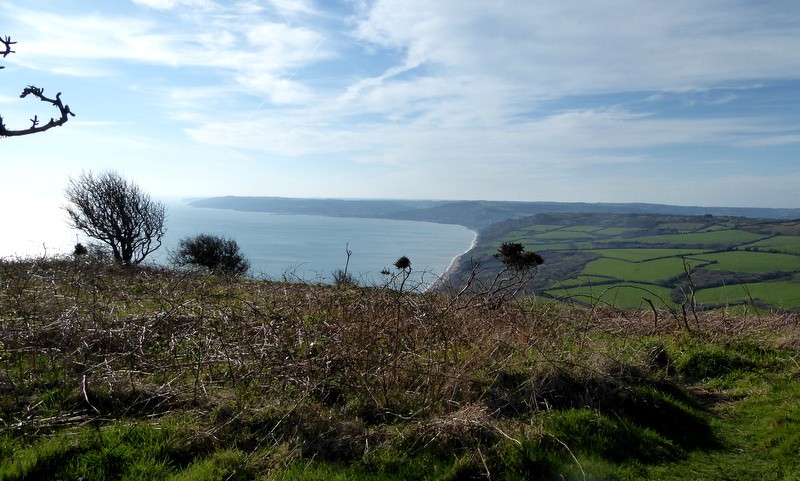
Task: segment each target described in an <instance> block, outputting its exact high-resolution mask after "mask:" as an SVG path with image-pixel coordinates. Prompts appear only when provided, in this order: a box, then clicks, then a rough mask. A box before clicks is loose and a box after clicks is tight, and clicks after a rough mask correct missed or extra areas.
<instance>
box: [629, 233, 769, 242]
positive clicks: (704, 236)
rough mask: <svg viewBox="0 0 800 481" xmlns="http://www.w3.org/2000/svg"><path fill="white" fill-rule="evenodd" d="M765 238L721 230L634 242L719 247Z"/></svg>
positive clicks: (655, 236) (664, 236)
mask: <svg viewBox="0 0 800 481" xmlns="http://www.w3.org/2000/svg"><path fill="white" fill-rule="evenodd" d="M764 237H765V236H763V235H760V234H754V233H752V232H746V231H742V230H735V229H734V230H723V231H716V232H698V233H688V234H668V235H654V236H644V237H637V238H636V241H638V242H642V243H645V244H676V245H697V246H719V245H726V246H727V245H740V244H750V243H753V242H756V241H758V240H760V239H763V238H764Z"/></svg>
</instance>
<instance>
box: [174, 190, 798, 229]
mask: <svg viewBox="0 0 800 481" xmlns="http://www.w3.org/2000/svg"><path fill="white" fill-rule="evenodd" d="M189 204H190V205H192V206H195V207H209V208H216V209H231V210H240V211H251V212H253V211H255V212H273V213H276V214H302V215H322V216H331V217H372V218H383V219H402V220H417V221H426V222H437V223H441V224H460V225H463V226H465V227H468V228H470V229H476V230H478V229H482V228H484V227H487V226H489V225H492V224H495V223H497V222H502V221H505V220H508V219H517V218H521V217H528V216H532V215H536V214H543V213H573V214H574V213H594V214H667V215H714V216H732V217H750V218H761V219H779V220H789V219H800V209H768V208H757V207H701V206H676V205H663V204H643V203H634V204H611V203H585V202H510V201H486V200H470V201H432V200H345V199H296V198H288V197H238V196H226V197H210V198H206V199H200V200H195V201H192V202H190V203H189Z"/></svg>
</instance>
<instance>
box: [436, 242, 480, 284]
mask: <svg viewBox="0 0 800 481" xmlns="http://www.w3.org/2000/svg"><path fill="white" fill-rule="evenodd" d="M464 227H466V226H464ZM467 229H469V230H470V231H472V232H474V233H475V237H474V238H473V239H472V243H470V245H469V248H468V249H467V250H465V251H464V252H462V253H461V254H459V255H457V256H455V257H453V260H452V261H450V265H449V266H447V269H445V271H444V272H443V273H442V275H441V276H439V278H438V279H437V280H436V282H434V283H433V284H431V285H430V287H428V289H427V290H428V291H434V290H436V289H440V288H442V287H445V286H447V285H448V284H449V282H450V278H451V277H452V276H453V274H454V273H455V272H456V271H457V270H458V269H459V268H460V267H461V262H462V261H463V258H464V256H465V255H467V254H469V253H470V252H472V250H473V249H474V248H475V247H477V246H478V239H479V238H480V232H478V231H477V230H474V229H470V228H469V227H467Z"/></svg>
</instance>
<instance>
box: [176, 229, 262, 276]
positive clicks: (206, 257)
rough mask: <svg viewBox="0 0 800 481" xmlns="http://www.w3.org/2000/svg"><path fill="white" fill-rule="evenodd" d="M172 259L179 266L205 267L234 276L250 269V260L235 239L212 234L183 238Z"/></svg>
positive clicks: (211, 270)
mask: <svg viewBox="0 0 800 481" xmlns="http://www.w3.org/2000/svg"><path fill="white" fill-rule="evenodd" d="M172 260H173V262H174V263H175V264H177V265H179V266H197V267H204V268H206V269H208V270H209V271H210V272H214V273H218V274H227V275H234V276H238V275H243V274H245V273H246V272H247V271H248V270H249V269H250V262H249V261H248V260H247V259H246V258H245V257H244V254H242V253H241V251H239V244H237V243H236V241H235V240H233V239H226V238H223V237H219V236H215V235H211V234H198V235H196V236H195V237H187V238H184V239H181V241H180V244H179V246H178V252H177V253H175V254H174V255H173V259H172Z"/></svg>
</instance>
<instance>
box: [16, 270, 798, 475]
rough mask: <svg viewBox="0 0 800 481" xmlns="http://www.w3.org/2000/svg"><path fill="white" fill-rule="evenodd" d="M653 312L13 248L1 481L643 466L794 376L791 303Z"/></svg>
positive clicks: (629, 470) (698, 456)
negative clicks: (297, 280) (771, 308)
mask: <svg viewBox="0 0 800 481" xmlns="http://www.w3.org/2000/svg"><path fill="white" fill-rule="evenodd" d="M488 306H491V308H489V307H488ZM653 317H654V316H653V312H651V311H623V310H617V309H614V308H611V307H608V308H603V309H584V308H576V307H570V306H566V305H558V304H542V303H539V302H530V303H529V302H526V301H511V302H501V303H490V304H487V303H486V302H485V299H480V300H478V299H470V298H469V297H468V296H461V297H452V296H448V295H445V294H434V293H409V292H402V291H398V290H392V289H377V288H357V287H338V288H337V287H331V286H316V285H305V284H288V283H276V282H268V281H257V280H248V279H234V278H228V277H221V276H213V275H199V274H196V273H190V272H184V271H174V270H169V269H161V268H143V269H138V270H136V271H131V270H122V269H118V268H116V267H113V266H106V265H103V264H98V263H92V262H91V261H88V260H73V259H61V260H59V259H55V260H54V259H46V260H14V261H2V262H0V430H1V432H0V466H2V467H0V479H3V480H5V479H8V480H12V479H14V480H24V479H42V478H48V477H50V478H62V479H67V478H70V479H78V478H81V479H319V478H326V479H338V478H341V479H551V478H552V479H562V477H563V478H564V479H584V478H585V479H590V478H594V477H605V478H611V479H613V478H615V477H618V478H620V479H621V478H626V477H627V478H626V479H631V478H633V479H637V478H641V479H645V478H647V477H648V476H649V475H652V474H653V473H657V472H659V471H658V470H659V469H662V467H663V466H665V465H667V464H669V463H685V464H686V465H687V466H691V463H694V462H700V461H698V460H705V461H704V462H709V461H708V460H709V459H710V460H711V461H710V462H723V463H724V462H725V461H724V460H726V459H727V458H725V456H726V453H729V452H733V450H735V449H739V444H737V443H743V442H744V441H742V440H741V439H740V438H739V437H737V436H738V435H737V434H735V432H734V430H730V429H728V428H727V427H726V426H728V425H726V424H724V420H726V419H733V418H736V417H737V416H739V417H741V418H742V419H747V418H748V416H752V415H753V412H756V411H758V412H760V413H761V415H764V416H766V415H767V414H768V413H766V412H762V411H765V410H768V406H769V404H767V405H764V404H759V403H757V402H755V401H753V400H754V399H756V398H754V397H753V396H755V395H763V396H769V395H771V393H772V392H773V389H777V387H776V386H781V389H783V390H784V394H786V393H790V394H791V393H800V383H798V381H797V376H796V375H797V372H798V370H799V369H798V367H797V366H798V363H797V360H798V356H797V353H798V348H799V347H800V344H799V342H800V335H799V334H800V332H799V331H798V322H797V321H798V319H797V317H796V315H793V314H782V315H771V316H762V317H749V318H745V317H740V316H733V315H728V314H726V313H725V312H724V311H720V312H719V313H715V314H703V315H701V316H699V317H696V318H695V317H691V318H689V319H686V318H679V317H678V316H677V315H673V316H670V313H662V315H661V316H660V318H658V317H656V319H655V320H657V321H658V322H654V318H653ZM748 403H750V404H748ZM795 411H796V409H795ZM791 416H793V417H790V418H788V419H786V420H784V419H781V420H780V422H782V425H781V426H782V427H781V432H784V430H785V432H786V433H787V434H786V436H784V437H785V439H784V438H781V439H780V440H778V441H775V442H776V443H778V445H779V446H780V451H779V452H778V454H776V455H775V458H774V464H775V465H777V469H778V471H777V472H779V473H781V475H783V476H789V477H791V476H792V475H798V474H800V468H798V466H797V465H796V464H794V465H786V466H783V463H784V461H785V459H786V458H787V457H789V456H790V454H788V453H791V452H792V449H793V447H796V445H797V436H796V435H791V434H788V433H790V432H793V431H792V429H794V428H796V427H798V423H800V414H798V413H795V412H794V411H792V414H791ZM777 422H779V421H778V420H776V423H777ZM764 435H766V433H762V436H764ZM752 436H754V437H758V436H759V434H758V433H752ZM759 439H760V438H759ZM764 446H765V447H763V448H762V449H761V450H755V451H753V452H754V456H756V455H757V456H762V457H763V455H764V452H765V451H766V450H767V449H768V447H767V446H769V443H766V444H765V445H764ZM780 452H785V453H787V454H786V455H785V456H783V457H782V455H780ZM769 467H770V469H772V468H775V467H776V466H773V465H770V466H769ZM687 469H690V468H687ZM673 471H674V472H675V473H680V470H673ZM661 474H664V472H661ZM662 477H664V476H662ZM676 479H679V478H676ZM719 479H723V478H719ZM725 479H728V478H725ZM742 479H745V478H742ZM774 479H782V478H780V477H778V478H774Z"/></svg>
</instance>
